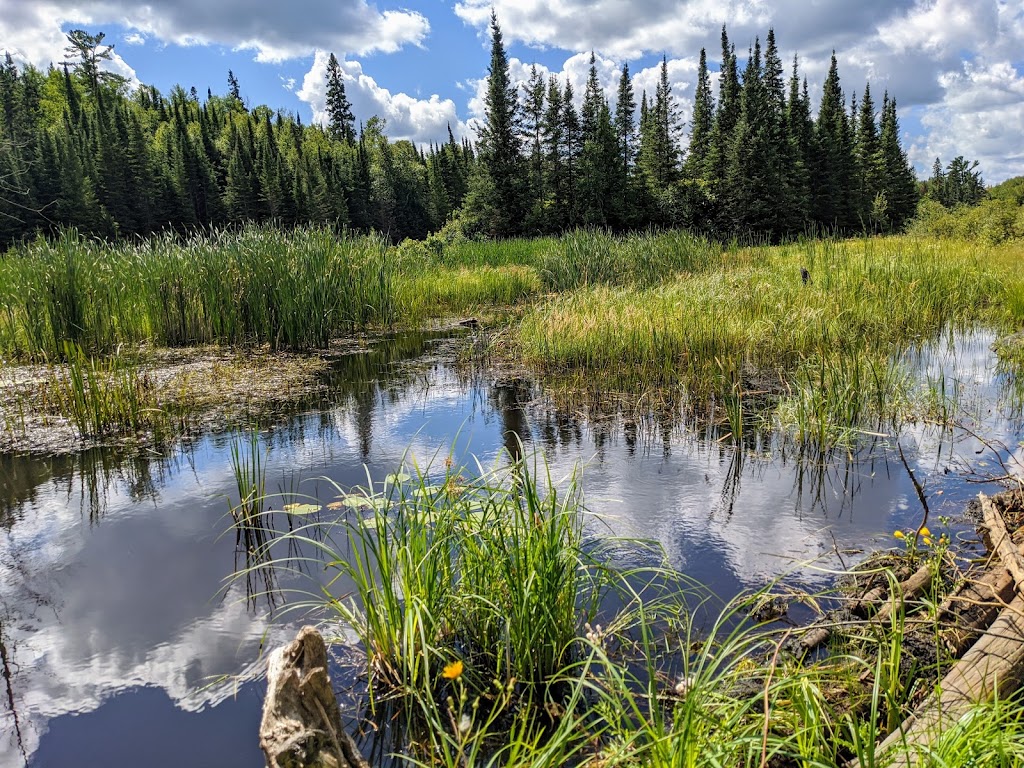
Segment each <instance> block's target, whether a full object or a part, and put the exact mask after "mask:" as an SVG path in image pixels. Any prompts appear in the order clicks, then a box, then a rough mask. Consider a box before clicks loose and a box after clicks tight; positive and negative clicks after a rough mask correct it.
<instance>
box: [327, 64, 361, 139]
mask: <svg viewBox="0 0 1024 768" xmlns="http://www.w3.org/2000/svg"><path fill="white" fill-rule="evenodd" d="M327 126H328V129H327V130H328V132H329V133H330V134H331V136H332V137H333V138H335V139H338V140H339V141H344V142H345V143H347V144H353V143H355V139H356V133H355V115H353V114H352V104H351V103H350V102H349V100H348V98H347V97H346V96H345V81H344V80H343V79H342V77H341V65H340V64H338V58H337V57H336V56H335V55H334V54H333V53H332V54H331V55H330V57H329V58H328V59H327Z"/></svg>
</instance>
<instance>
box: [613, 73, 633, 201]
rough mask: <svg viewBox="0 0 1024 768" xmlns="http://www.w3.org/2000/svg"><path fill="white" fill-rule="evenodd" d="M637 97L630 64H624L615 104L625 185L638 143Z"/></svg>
mask: <svg viewBox="0 0 1024 768" xmlns="http://www.w3.org/2000/svg"><path fill="white" fill-rule="evenodd" d="M635 115H636V98H635V97H634V96H633V82H632V80H631V79H630V77H629V64H628V63H626V64H623V65H622V74H621V75H620V76H619V88H618V91H617V93H616V104H615V135H616V137H617V139H618V144H619V163H620V170H621V171H622V174H623V176H622V181H623V185H624V186H625V184H626V183H627V179H628V178H629V173H630V171H631V170H632V168H633V147H634V144H635V143H636V126H635V125H634V122H633V121H634V119H635Z"/></svg>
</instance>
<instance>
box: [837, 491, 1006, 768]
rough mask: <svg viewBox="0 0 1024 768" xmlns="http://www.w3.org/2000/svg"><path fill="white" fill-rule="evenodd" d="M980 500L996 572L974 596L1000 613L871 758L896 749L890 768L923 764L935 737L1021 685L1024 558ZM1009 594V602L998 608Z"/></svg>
mask: <svg viewBox="0 0 1024 768" xmlns="http://www.w3.org/2000/svg"><path fill="white" fill-rule="evenodd" d="M980 499H981V507H982V513H983V516H984V521H983V522H984V526H985V528H986V529H987V532H988V540H989V542H990V546H991V549H992V551H993V553H994V554H996V555H998V557H999V560H1000V564H1001V567H1000V568H998V569H993V571H994V573H995V575H992V576H990V575H988V574H987V575H986V577H987V578H986V579H983V580H979V581H978V582H976V585H975V589H976V591H977V595H978V596H980V597H984V598H987V603H988V606H987V609H986V611H985V614H986V615H987V614H989V613H991V608H990V606H995V605H999V604H1000V603H1001V604H1002V605H1003V606H1005V607H1003V608H1002V609H1001V610H999V612H998V616H996V618H995V621H993V622H992V624H991V626H989V627H988V630H987V631H986V632H985V634H984V635H982V636H981V639H979V640H978V641H977V642H976V643H975V644H974V645H973V646H972V647H971V648H970V650H968V651H967V653H965V654H964V655H963V657H962V658H960V660H959V661H957V663H956V664H955V665H954V666H953V668H952V669H951V670H950V671H949V673H948V674H947V675H946V676H945V677H944V678H943V679H942V681H941V682H940V683H939V685H938V686H937V688H936V690H937V693H936V694H933V695H931V696H930V697H928V698H927V699H926V700H925V701H924V702H923V703H922V704H921V705H920V706H919V707H918V708H917V709H916V710H914V712H913V713H912V714H911V715H910V716H909V717H908V718H907V719H906V720H904V721H903V723H902V725H901V726H900V727H899V728H898V729H897V730H896V731H894V732H893V733H891V734H889V736H888V737H886V739H885V740H884V741H882V742H881V744H879V745H878V749H877V751H876V755H883V754H884V753H885V752H887V751H889V750H890V749H891V748H893V747H897V746H898V747H900V749H898V750H896V751H895V752H894V754H893V755H892V761H891V764H892V765H893V766H900V767H904V766H914V765H918V764H923V763H925V762H927V758H926V757H925V755H926V753H927V745H928V744H929V743H930V742H931V741H932V740H933V739H934V738H935V736H936V735H937V734H939V733H941V732H942V731H944V730H946V729H948V728H950V727H951V726H953V725H954V724H955V723H956V722H957V721H958V720H959V719H960V718H961V717H963V716H964V715H965V714H966V713H967V712H969V711H970V709H971V708H972V707H974V706H975V705H977V704H980V703H986V702H990V701H992V700H994V699H995V698H996V697H999V698H1002V697H1004V696H1006V695H1008V694H1010V693H1012V692H1013V691H1015V690H1016V689H1017V688H1019V687H1020V685H1021V683H1022V682H1024V555H1022V553H1021V549H1020V548H1018V547H1017V546H1016V545H1015V544H1014V543H1013V541H1012V539H1011V537H1010V534H1009V533H1008V531H1007V530H1006V525H1005V524H1004V523H1003V520H1002V517H1001V516H1000V515H999V513H998V512H997V511H996V509H995V507H994V505H993V504H992V501H991V500H990V499H989V498H988V497H986V496H985V495H984V494H981V496H980ZM1011 585H1012V586H1011ZM1011 588H1012V591H1011ZM1014 592H1016V596H1014V597H1013V600H1012V602H1010V603H1009V604H1008V605H1007V604H1006V603H1005V602H1003V599H1004V598H1005V597H1008V596H1013V593H1014ZM851 765H852V766H856V765H858V764H857V763H855V762H854V763H851Z"/></svg>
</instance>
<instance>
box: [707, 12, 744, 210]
mask: <svg viewBox="0 0 1024 768" xmlns="http://www.w3.org/2000/svg"><path fill="white" fill-rule="evenodd" d="M739 119H740V77H739V71H738V69H737V65H736V51H735V49H734V48H733V46H732V44H731V43H730V42H729V35H728V33H727V32H726V29H725V25H722V65H721V71H720V72H719V75H718V109H717V111H716V112H715V124H714V127H713V128H712V129H711V149H710V151H709V153H708V160H707V170H706V172H705V175H706V178H707V180H708V182H709V185H710V187H711V190H712V194H714V195H717V194H718V191H719V190H718V187H719V185H720V184H721V183H722V182H723V180H724V179H725V171H726V164H727V163H728V159H729V150H730V146H731V145H732V139H733V132H734V131H735V130H736V123H738V122H739Z"/></svg>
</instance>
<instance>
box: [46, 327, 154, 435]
mask: <svg viewBox="0 0 1024 768" xmlns="http://www.w3.org/2000/svg"><path fill="white" fill-rule="evenodd" d="M63 354H64V357H65V359H66V360H67V365H66V367H65V370H64V372H63V374H62V375H54V376H53V377H52V379H51V382H50V388H51V390H52V394H53V399H54V401H55V402H56V404H57V407H58V410H59V412H60V413H61V414H62V415H64V416H65V417H67V418H68V419H69V420H70V421H71V422H72V424H74V426H75V428H76V429H77V430H78V433H79V436H81V437H82V438H85V439H95V438H101V437H105V436H112V435H121V436H123V435H136V434H139V433H141V432H144V431H146V430H151V429H155V430H156V432H157V439H159V433H160V431H161V429H162V428H163V427H164V426H166V423H167V414H165V413H164V412H163V411H162V410H161V409H160V407H159V404H158V402H157V398H156V396H155V393H154V392H153V387H152V384H151V383H150V381H149V379H148V378H147V377H145V376H144V375H143V374H141V373H140V372H139V370H138V368H137V367H136V366H135V365H134V364H133V363H132V361H131V360H129V359H127V358H125V357H121V356H114V357H110V358H105V359H104V358H96V357H92V356H89V355H87V354H86V353H85V352H84V351H83V350H82V348H81V347H79V346H78V345H77V344H73V343H70V342H67V341H65V342H64V344H63Z"/></svg>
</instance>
